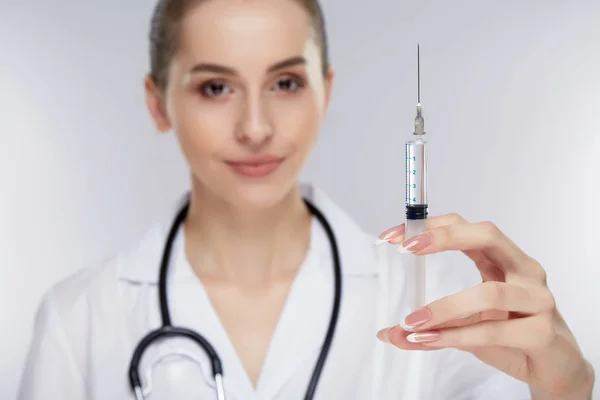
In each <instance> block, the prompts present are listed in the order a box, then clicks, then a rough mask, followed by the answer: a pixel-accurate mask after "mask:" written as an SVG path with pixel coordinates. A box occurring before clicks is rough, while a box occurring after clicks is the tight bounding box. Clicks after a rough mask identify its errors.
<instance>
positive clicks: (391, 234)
mask: <svg viewBox="0 0 600 400" xmlns="http://www.w3.org/2000/svg"><path fill="white" fill-rule="evenodd" d="M404 230H405V225H404V224H402V225H398V226H395V227H393V228H390V229H388V230H387V231H385V232H383V233H382V234H381V235H379V237H378V238H377V240H376V241H375V246H379V245H380V244H383V243H387V242H389V241H390V240H392V239H393V238H395V237H398V236H400V235H403V234H404Z"/></svg>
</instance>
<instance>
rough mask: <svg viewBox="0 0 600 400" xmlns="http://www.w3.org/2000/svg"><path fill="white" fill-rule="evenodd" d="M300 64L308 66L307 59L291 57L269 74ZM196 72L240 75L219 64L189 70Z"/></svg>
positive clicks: (204, 64)
mask: <svg viewBox="0 0 600 400" xmlns="http://www.w3.org/2000/svg"><path fill="white" fill-rule="evenodd" d="M300 64H306V59H305V58H304V57H301V56H296V57H291V58H288V59H285V60H283V61H279V62H277V63H275V64H273V65H271V66H270V67H269V68H268V69H267V71H268V72H269V73H273V72H275V71H278V70H280V69H283V68H288V67H292V66H294V65H300ZM196 72H214V73H217V74H224V75H238V72H237V71H236V70H235V69H233V68H231V67H226V66H224V65H219V64H207V63H202V64H196V65H194V66H193V67H192V68H191V69H190V70H189V73H190V74H193V73H196Z"/></svg>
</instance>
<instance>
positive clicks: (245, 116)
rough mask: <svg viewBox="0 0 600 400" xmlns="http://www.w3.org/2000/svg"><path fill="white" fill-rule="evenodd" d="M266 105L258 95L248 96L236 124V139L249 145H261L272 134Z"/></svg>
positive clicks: (266, 141) (268, 140)
mask: <svg viewBox="0 0 600 400" xmlns="http://www.w3.org/2000/svg"><path fill="white" fill-rule="evenodd" d="M265 109H266V105H265V104H264V101H263V100H262V99H260V96H248V97H247V99H246V102H245V104H244V109H243V112H242V116H241V118H240V121H239V123H238V125H237V129H236V139H237V140H238V141H239V142H241V143H243V144H246V145H248V146H251V147H255V148H256V147H262V146H264V145H265V144H267V143H269V142H270V140H271V138H272V136H273V131H274V130H273V126H272V123H271V121H270V120H269V118H268V116H267V113H266V112H265Z"/></svg>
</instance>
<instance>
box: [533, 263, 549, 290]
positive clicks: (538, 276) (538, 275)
mask: <svg viewBox="0 0 600 400" xmlns="http://www.w3.org/2000/svg"><path fill="white" fill-rule="evenodd" d="M529 265H530V268H529V269H530V270H531V273H532V275H533V277H534V279H535V280H536V281H538V282H541V283H543V284H544V285H545V284H546V283H547V282H548V274H547V273H546V270H545V269H544V267H542V265H541V264H540V263H539V262H538V261H537V260H535V259H533V258H530V259H529Z"/></svg>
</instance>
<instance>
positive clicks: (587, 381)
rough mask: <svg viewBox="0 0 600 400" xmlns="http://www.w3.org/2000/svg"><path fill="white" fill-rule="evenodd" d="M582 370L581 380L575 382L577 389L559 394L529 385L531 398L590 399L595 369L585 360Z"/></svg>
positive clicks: (554, 399) (552, 399)
mask: <svg viewBox="0 0 600 400" xmlns="http://www.w3.org/2000/svg"><path fill="white" fill-rule="evenodd" d="M583 370H584V372H581V375H579V376H580V378H581V381H580V382H578V383H577V389H575V390H573V391H570V392H569V393H563V394H561V395H551V394H549V393H546V392H544V391H542V390H540V389H538V388H534V387H532V386H530V391H531V399H532V400H592V394H593V391H594V384H595V371H594V367H593V366H592V364H590V363H589V362H588V361H585V368H583Z"/></svg>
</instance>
